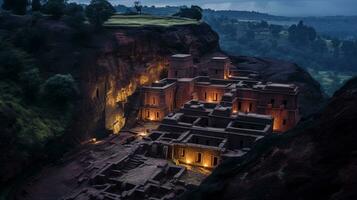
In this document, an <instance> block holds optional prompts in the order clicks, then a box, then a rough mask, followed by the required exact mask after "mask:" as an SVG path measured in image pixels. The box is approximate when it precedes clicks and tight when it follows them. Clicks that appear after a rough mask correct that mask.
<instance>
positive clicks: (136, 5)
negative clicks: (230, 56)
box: [134, 1, 143, 15]
mask: <svg viewBox="0 0 357 200" xmlns="http://www.w3.org/2000/svg"><path fill="white" fill-rule="evenodd" d="M134 8H135V10H136V13H138V14H139V15H140V14H141V11H142V9H143V6H142V5H141V3H140V1H134Z"/></svg>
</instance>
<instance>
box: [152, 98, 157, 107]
mask: <svg viewBox="0 0 357 200" xmlns="http://www.w3.org/2000/svg"><path fill="white" fill-rule="evenodd" d="M152 104H153V105H155V104H156V99H155V97H153V98H152Z"/></svg>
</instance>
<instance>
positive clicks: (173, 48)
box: [73, 23, 219, 136]
mask: <svg viewBox="0 0 357 200" xmlns="http://www.w3.org/2000/svg"><path fill="white" fill-rule="evenodd" d="M102 38H103V39H102V40H99V41H101V42H99V43H98V42H96V43H97V44H98V45H100V46H99V47H97V48H96V49H97V53H96V55H95V56H93V55H92V57H91V58H88V60H86V61H84V62H82V70H81V76H80V80H81V87H82V91H83V96H82V100H81V101H82V103H80V104H81V105H83V106H82V107H81V109H80V111H79V112H78V113H81V114H79V115H78V120H77V122H76V125H74V126H73V127H75V128H76V129H77V130H76V132H82V133H83V132H84V133H86V134H85V135H86V136H90V135H91V134H93V131H98V132H100V131H101V129H102V130H103V129H104V127H105V129H106V130H110V131H112V132H114V133H117V132H118V131H119V130H120V129H121V128H122V127H123V126H124V125H125V122H126V118H127V116H126V115H125V113H127V112H126V110H127V109H128V106H127V102H128V101H127V100H128V97H129V96H131V95H132V94H133V93H134V92H135V91H136V89H137V88H138V86H141V85H145V84H150V83H151V82H153V81H155V80H158V79H160V75H161V74H162V72H163V70H164V69H165V68H166V67H167V64H168V58H169V56H170V55H171V54H174V53H190V54H192V55H193V56H194V58H195V60H196V61H199V59H200V57H201V56H203V55H205V54H209V53H212V52H215V51H218V50H219V46H218V36H217V34H216V33H215V32H213V31H212V30H211V28H210V27H209V26H208V25H206V24H204V23H202V24H200V25H187V26H174V27H168V28H165V27H141V28H116V29H110V30H107V34H106V35H105V38H104V37H102ZM133 100H139V98H135V99H133ZM130 103H131V104H133V102H130ZM88 122H89V123H88ZM88 124H91V125H93V126H92V127H91V126H88Z"/></svg>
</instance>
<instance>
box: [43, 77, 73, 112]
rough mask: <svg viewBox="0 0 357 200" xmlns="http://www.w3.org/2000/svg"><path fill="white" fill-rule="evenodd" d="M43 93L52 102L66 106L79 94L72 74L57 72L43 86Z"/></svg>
mask: <svg viewBox="0 0 357 200" xmlns="http://www.w3.org/2000/svg"><path fill="white" fill-rule="evenodd" d="M42 87H43V88H42V95H43V97H44V98H46V99H47V100H48V101H49V103H50V104H53V105H58V106H64V105H68V104H69V103H71V102H72V101H73V100H74V99H75V98H76V97H77V95H78V94H79V90H78V88H77V85H76V82H75V80H74V79H73V77H72V75H70V74H67V75H62V74H56V75H54V76H52V77H50V78H49V79H47V81H46V82H45V83H44V85H43V86H42Z"/></svg>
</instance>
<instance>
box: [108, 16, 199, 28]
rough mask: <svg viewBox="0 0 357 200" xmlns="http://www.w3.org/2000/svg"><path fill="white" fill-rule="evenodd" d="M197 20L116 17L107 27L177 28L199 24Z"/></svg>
mask: <svg viewBox="0 0 357 200" xmlns="http://www.w3.org/2000/svg"><path fill="white" fill-rule="evenodd" d="M198 23H199V22H197V21H196V20H192V19H187V18H178V17H160V16H152V15H114V16H112V17H111V18H110V19H109V20H108V21H107V22H105V24H104V25H105V26H106V27H120V26H126V27H141V26H164V27H169V26H177V25H189V24H198Z"/></svg>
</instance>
